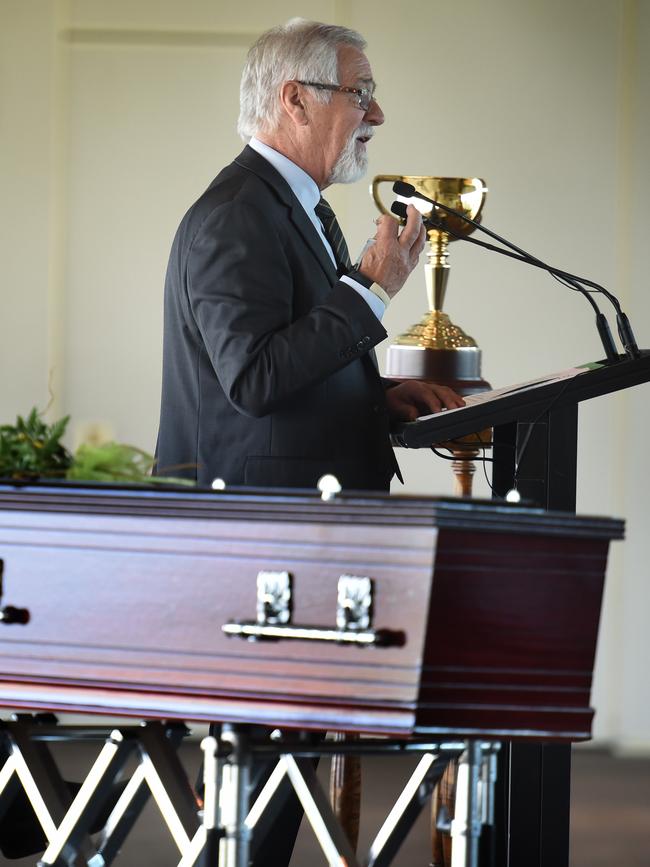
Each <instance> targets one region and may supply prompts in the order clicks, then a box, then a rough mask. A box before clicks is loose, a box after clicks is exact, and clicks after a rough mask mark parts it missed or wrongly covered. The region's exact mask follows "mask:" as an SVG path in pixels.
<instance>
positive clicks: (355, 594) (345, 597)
mask: <svg viewBox="0 0 650 867" xmlns="http://www.w3.org/2000/svg"><path fill="white" fill-rule="evenodd" d="M372 592H373V588H372V581H371V579H370V578H365V577H364V578H360V577H358V576H355V575H341V577H340V578H339V581H338V593H337V614H336V626H335V627H328V626H294V625H293V624H292V623H291V613H292V576H291V575H290V574H289V573H288V572H259V573H258V575H257V620H256V621H249V620H246V621H229V622H228V623H224V624H223V626H222V627H221V629H222V631H223V632H224V633H225V634H226V635H228V636H230V637H238V638H245V639H247V640H248V641H259V640H267V641H288V640H290V641H321V642H323V641H324V642H328V643H334V644H345V645H355V646H356V647H402V646H403V645H404V644H405V643H406V635H405V634H404V632H401V631H398V630H390V629H372V628H371V618H372Z"/></svg>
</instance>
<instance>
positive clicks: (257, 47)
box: [237, 18, 366, 141]
mask: <svg viewBox="0 0 650 867" xmlns="http://www.w3.org/2000/svg"><path fill="white" fill-rule="evenodd" d="M341 45H352V46H354V47H355V48H359V49H360V50H361V51H363V50H364V48H365V47H366V41H365V39H364V38H363V37H362V36H361V34H359V33H357V32H356V30H349V29H348V28H347V27H338V26H336V25H334V24H321V23H319V22H318V21H307V20H306V19H305V18H292V19H291V20H290V21H287V23H286V24H282V25H280V26H279V27H274V28H273V29H272V30H268V31H267V32H266V33H263V34H262V35H261V36H260V38H259V39H258V40H257V42H256V43H255V44H254V45H253V46H252V47H251V49H250V51H249V52H248V56H247V58H246V65H245V66H244V71H243V73H242V77H241V86H240V90H239V121H238V122H237V132H238V133H239V135H240V136H241V137H242V139H243V140H244V141H248V140H249V139H250V138H251V136H253V135H255V134H256V133H257V132H263V131H266V132H271V131H273V130H275V129H276V128H277V125H278V122H279V120H280V100H279V94H280V87H281V86H282V84H283V82H285V81H293V80H297V81H318V82H321V83H323V84H338V83H339V76H338V61H337V51H338V48H339V46H341ZM314 96H315V97H316V99H318V100H319V101H320V102H329V100H330V99H331V96H332V94H331V92H328V91H326V90H316V89H315V88H314Z"/></svg>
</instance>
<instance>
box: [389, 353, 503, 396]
mask: <svg viewBox="0 0 650 867" xmlns="http://www.w3.org/2000/svg"><path fill="white" fill-rule="evenodd" d="M385 376H386V377H388V379H427V380H430V381H431V382H436V383H438V384H440V385H448V386H450V387H451V388H453V389H454V391H457V392H458V394H461V395H467V394H476V393H477V392H479V391H487V390H488V389H490V388H491V387H492V386H491V385H490V383H489V382H487V381H486V380H485V379H483V378H482V376H481V350H480V349H479V348H478V347H476V346H462V347H459V348H457V349H431V348H430V347H427V346H403V345H400V344H393V345H392V346H389V347H388V354H387V356H386V372H385Z"/></svg>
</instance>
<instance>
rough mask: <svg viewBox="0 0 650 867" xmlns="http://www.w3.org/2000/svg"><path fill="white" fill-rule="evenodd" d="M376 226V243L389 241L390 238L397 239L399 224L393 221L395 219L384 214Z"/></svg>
mask: <svg viewBox="0 0 650 867" xmlns="http://www.w3.org/2000/svg"><path fill="white" fill-rule="evenodd" d="M376 225H377V231H376V233H375V240H376V241H381V240H383V239H385V240H388V239H389V238H396V237H397V230H398V227H399V223H398V222H397V220H395V219H393V217H389V216H388V214H382V215H381V217H379V219H378V220H377V222H376Z"/></svg>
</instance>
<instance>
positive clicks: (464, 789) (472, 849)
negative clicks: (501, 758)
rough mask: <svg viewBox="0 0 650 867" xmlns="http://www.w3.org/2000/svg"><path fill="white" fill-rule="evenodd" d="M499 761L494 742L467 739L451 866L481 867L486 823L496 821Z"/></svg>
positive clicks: (458, 788) (459, 780)
mask: <svg viewBox="0 0 650 867" xmlns="http://www.w3.org/2000/svg"><path fill="white" fill-rule="evenodd" d="M484 753H485V754H484ZM495 762H496V756H495V754H494V748H493V747H492V745H490V744H487V745H485V747H484V746H483V745H482V744H481V743H480V742H479V741H468V742H467V749H466V750H465V752H464V753H463V755H462V756H461V757H460V761H459V764H458V777H457V780H456V804H455V809H454V818H453V820H452V822H451V841H452V842H451V867H479V852H480V848H481V836H482V832H483V825H484V824H487V823H489V824H491V825H493V824H494V784H495V781H496V764H495Z"/></svg>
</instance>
